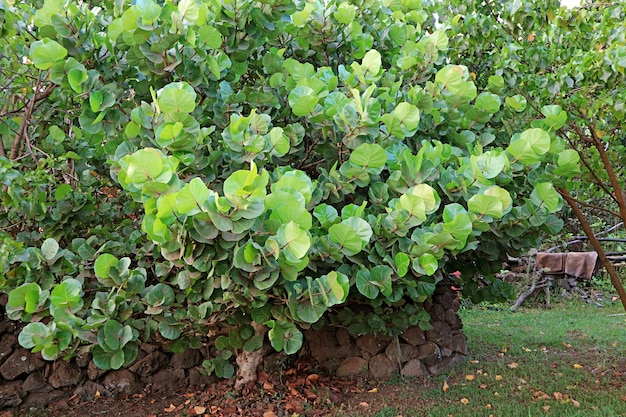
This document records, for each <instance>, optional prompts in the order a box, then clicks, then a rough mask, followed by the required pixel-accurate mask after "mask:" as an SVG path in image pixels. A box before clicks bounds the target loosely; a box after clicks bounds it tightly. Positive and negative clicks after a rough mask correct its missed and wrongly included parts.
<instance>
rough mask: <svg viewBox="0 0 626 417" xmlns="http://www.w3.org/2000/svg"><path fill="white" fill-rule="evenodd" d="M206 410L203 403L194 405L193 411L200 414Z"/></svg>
mask: <svg viewBox="0 0 626 417" xmlns="http://www.w3.org/2000/svg"><path fill="white" fill-rule="evenodd" d="M205 411H206V407H203V406H201V405H196V406H194V407H193V412H194V413H196V414H197V415H200V414H202V413H204V412H205Z"/></svg>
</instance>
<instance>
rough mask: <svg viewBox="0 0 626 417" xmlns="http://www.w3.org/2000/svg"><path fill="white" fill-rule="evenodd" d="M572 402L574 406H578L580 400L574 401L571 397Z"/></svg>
mask: <svg viewBox="0 0 626 417" xmlns="http://www.w3.org/2000/svg"><path fill="white" fill-rule="evenodd" d="M572 404H574V407H580V402H578V401H576V400H575V399H573V398H572Z"/></svg>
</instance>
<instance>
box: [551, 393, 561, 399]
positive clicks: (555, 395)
mask: <svg viewBox="0 0 626 417" xmlns="http://www.w3.org/2000/svg"><path fill="white" fill-rule="evenodd" d="M552 396H553V397H554V399H555V400H557V401H561V400H562V399H563V394H561V393H560V392H553V393H552Z"/></svg>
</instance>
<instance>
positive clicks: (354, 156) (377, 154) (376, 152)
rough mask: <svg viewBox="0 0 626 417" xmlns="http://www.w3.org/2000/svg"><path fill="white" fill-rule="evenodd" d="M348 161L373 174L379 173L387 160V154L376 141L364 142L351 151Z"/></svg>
mask: <svg viewBox="0 0 626 417" xmlns="http://www.w3.org/2000/svg"><path fill="white" fill-rule="evenodd" d="M350 162H351V163H352V164H354V165H357V166H359V167H363V168H365V169H366V170H368V171H369V172H371V173H373V174H379V173H380V172H381V171H382V168H383V167H384V166H385V163H386V162H387V154H386V152H385V150H384V149H383V147H382V146H380V145H378V144H376V143H374V144H370V143H364V144H362V145H359V147H357V148H356V149H355V150H353V151H352V153H351V154H350Z"/></svg>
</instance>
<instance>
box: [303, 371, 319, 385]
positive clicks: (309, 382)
mask: <svg viewBox="0 0 626 417" xmlns="http://www.w3.org/2000/svg"><path fill="white" fill-rule="evenodd" d="M319 379H320V376H319V375H318V374H311V375H309V376H307V377H306V382H305V383H306V384H307V385H313V384H316V383H317V382H318V381H319Z"/></svg>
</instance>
